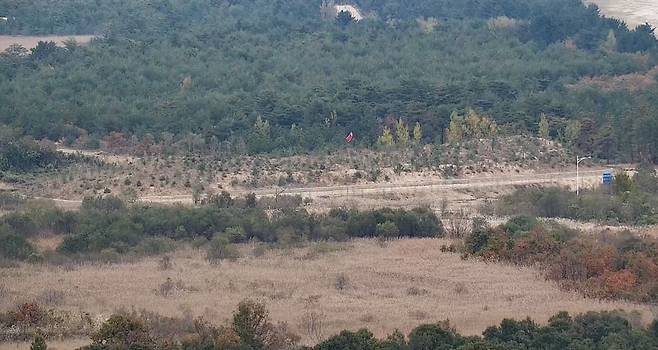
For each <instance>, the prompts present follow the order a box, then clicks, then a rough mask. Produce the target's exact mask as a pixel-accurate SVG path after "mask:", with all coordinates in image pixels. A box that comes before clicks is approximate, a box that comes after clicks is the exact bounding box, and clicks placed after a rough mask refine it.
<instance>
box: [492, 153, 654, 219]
mask: <svg viewBox="0 0 658 350" xmlns="http://www.w3.org/2000/svg"><path fill="white" fill-rule="evenodd" d="M481 209H482V210H481V212H482V213H483V214H489V215H490V214H494V215H502V216H514V215H527V216H537V217H549V218H568V219H573V220H579V221H597V222H601V223H606V224H628V225H654V224H658V177H657V176H656V170H655V168H654V167H653V165H652V164H649V163H646V162H645V163H642V164H641V165H640V166H639V167H638V169H637V172H636V173H635V174H634V175H633V176H629V175H627V174H626V173H625V172H621V171H620V172H618V173H617V174H615V178H614V181H613V183H612V184H611V185H610V186H604V185H601V186H598V187H595V188H593V189H583V190H582V191H581V193H580V196H576V193H575V192H573V191H570V190H568V189H565V188H559V187H546V188H544V187H542V188H523V189H518V190H516V191H515V192H513V193H511V194H509V195H505V196H502V197H501V198H499V199H496V200H495V201H493V202H491V203H487V204H486V205H484V206H483V207H482V208H481Z"/></svg>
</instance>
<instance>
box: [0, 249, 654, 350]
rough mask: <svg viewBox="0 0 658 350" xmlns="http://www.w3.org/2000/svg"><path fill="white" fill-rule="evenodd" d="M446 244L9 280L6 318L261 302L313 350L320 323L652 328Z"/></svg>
mask: <svg viewBox="0 0 658 350" xmlns="http://www.w3.org/2000/svg"><path fill="white" fill-rule="evenodd" d="M449 243H450V242H449V241H447V240H439V239H436V240H433V239H427V240H400V241H394V242H387V243H385V244H382V243H380V242H377V241H371V240H367V241H354V242H350V243H341V244H329V243H316V244H311V245H310V246H307V247H303V248H294V249H292V248H291V249H277V250H267V251H266V252H265V253H264V255H261V254H255V252H257V251H258V250H259V249H257V248H256V246H252V245H245V246H243V247H241V250H242V253H243V257H242V258H240V259H239V260H237V261H234V262H223V263H222V264H221V265H210V264H208V263H207V262H206V261H205V259H204V255H205V254H204V252H203V251H199V250H195V249H192V248H187V249H182V250H179V251H178V252H177V253H175V254H174V255H173V257H172V260H173V268H171V269H169V270H162V269H161V267H160V266H159V258H151V259H146V260H143V261H139V262H133V263H124V264H118V265H105V266H98V265H96V266H93V265H88V266H74V267H67V268H62V267H51V266H38V265H24V266H21V267H19V268H9V269H2V270H0V279H1V280H2V281H3V283H4V288H5V290H6V292H5V293H4V294H5V298H4V299H1V302H0V308H1V309H7V308H10V307H12V306H13V305H15V304H17V303H19V302H24V301H30V300H44V295H56V294H58V293H53V292H62V293H63V294H61V295H60V297H58V298H56V299H57V300H51V301H50V302H51V303H54V305H52V307H57V308H61V309H65V310H70V311H75V312H90V313H92V314H93V315H94V316H95V317H97V318H98V319H102V318H104V317H107V316H108V315H110V314H111V313H112V312H113V311H115V310H117V309H120V308H135V309H138V310H139V309H146V310H150V311H156V312H158V313H161V314H164V315H170V316H182V315H195V316H203V317H204V318H205V319H209V320H212V321H214V322H215V323H222V322H224V321H225V320H227V319H228V318H229V317H231V313H232V311H233V310H234V309H235V307H236V305H237V303H238V302H239V301H240V300H242V299H244V298H254V299H258V300H262V301H264V302H266V304H267V306H268V308H269V310H270V311H271V314H272V318H273V319H274V320H281V321H285V322H287V323H288V324H289V325H290V326H291V328H292V330H293V331H295V332H297V333H298V334H300V335H301V336H302V339H303V341H304V342H306V343H314V342H316V341H317V340H318V339H317V338H318V337H317V336H313V335H312V334H309V333H308V332H306V331H305V330H304V329H305V327H304V326H305V323H304V321H303V319H304V317H305V316H309V315H311V314H314V315H315V317H316V318H317V319H319V320H320V321H321V322H320V323H321V325H322V326H321V335H322V336H323V337H326V336H328V335H331V334H334V333H336V332H338V331H340V330H342V329H346V328H348V329H358V328H359V327H368V328H369V329H371V330H372V331H373V332H374V333H376V334H377V335H378V336H383V335H385V334H387V333H389V332H392V331H393V330H395V329H396V328H397V329H400V330H402V331H403V332H408V331H409V330H410V329H412V328H413V327H414V326H417V325H418V324H421V323H431V322H434V321H439V320H444V319H450V321H451V322H453V323H454V324H455V325H456V327H457V329H458V330H459V331H460V332H462V333H465V334H480V333H481V332H482V331H483V330H484V329H485V328H486V327H487V326H490V325H494V324H497V323H499V322H500V321H501V319H503V318H506V317H507V318H511V317H514V318H524V317H526V316H532V317H533V319H535V320H537V321H539V322H545V321H547V319H548V318H549V317H550V316H552V315H553V314H555V313H556V312H558V311H560V310H567V311H570V312H572V313H579V312H585V311H591V310H594V311H595V310H606V309H607V310H609V309H624V310H627V311H633V310H635V311H638V312H639V315H641V318H642V320H643V321H644V322H648V321H649V320H650V318H651V317H652V313H651V310H650V308H649V306H646V305H638V304H632V303H626V302H608V301H598V300H592V299H586V298H583V297H581V296H579V295H578V294H576V293H570V292H565V291H562V290H560V289H559V288H558V286H557V285H555V284H554V283H552V282H549V281H545V280H544V279H543V278H542V277H541V276H540V275H539V273H538V272H537V271H536V270H534V269H530V268H519V267H515V266H508V265H502V264H494V263H485V262H478V261H473V260H467V261H465V260H462V259H460V257H459V255H458V254H454V253H442V252H440V247H441V245H443V244H449ZM261 253H262V251H261ZM168 278H169V279H171V282H172V285H173V287H172V288H170V289H167V291H166V292H167V293H165V294H166V296H163V295H162V293H161V292H160V291H161V285H162V284H163V283H164V282H166V281H167V279H168ZM50 299H52V298H50ZM45 300H46V301H48V299H45ZM0 349H4V348H0Z"/></svg>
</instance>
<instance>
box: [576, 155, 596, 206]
mask: <svg viewBox="0 0 658 350" xmlns="http://www.w3.org/2000/svg"><path fill="white" fill-rule="evenodd" d="M585 159H592V157H591V156H587V157H578V156H576V197H578V196H580V169H579V166H580V162H582V161H583V160H585Z"/></svg>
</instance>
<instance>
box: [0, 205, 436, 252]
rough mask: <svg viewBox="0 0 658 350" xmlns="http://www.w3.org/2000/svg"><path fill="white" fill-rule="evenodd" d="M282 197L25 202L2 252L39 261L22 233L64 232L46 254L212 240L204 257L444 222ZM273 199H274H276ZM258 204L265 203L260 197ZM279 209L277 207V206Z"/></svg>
mask: <svg viewBox="0 0 658 350" xmlns="http://www.w3.org/2000/svg"><path fill="white" fill-rule="evenodd" d="M295 198H296V197H292V198H286V197H282V198H281V199H280V200H281V201H280V202H277V203H281V204H283V205H286V204H285V203H296V206H295V205H293V206H291V207H284V208H281V209H274V210H273V208H272V206H268V207H266V208H263V207H261V206H259V201H258V200H257V199H256V197H255V196H254V195H248V196H246V198H244V199H242V198H239V199H236V198H232V197H231V196H230V195H229V194H228V193H222V194H219V195H217V196H213V197H211V198H209V199H208V202H207V204H205V205H203V206H200V207H183V206H173V207H165V206H145V205H138V204H133V205H127V204H126V203H125V202H123V201H122V200H121V199H119V198H117V197H112V196H108V197H104V198H101V197H97V198H87V199H85V200H84V201H83V204H82V208H81V210H80V211H79V212H70V211H63V210H60V209H56V208H54V207H52V206H50V207H48V206H37V207H28V208H27V209H25V210H23V211H18V212H15V213H10V214H7V215H6V216H4V217H2V218H1V220H0V242H1V243H2V248H0V254H2V257H3V258H6V259H10V260H31V261H34V262H38V261H40V260H41V259H43V258H44V257H43V256H41V255H39V254H37V252H36V250H35V249H34V248H33V247H32V246H31V245H30V243H29V242H28V240H27V238H28V237H30V236H36V235H39V234H43V233H47V234H56V235H64V239H63V241H62V243H61V244H60V245H59V246H58V247H57V250H56V252H51V254H54V255H53V256H50V258H51V259H58V258H61V259H65V260H66V259H68V258H81V259H85V258H86V259H92V258H95V259H101V260H107V259H109V260H112V259H115V260H118V259H119V258H120V256H121V254H127V253H132V254H141V255H144V254H146V255H152V254H160V253H164V252H167V251H169V250H171V249H173V247H174V242H175V241H183V240H185V241H192V242H195V244H199V245H202V244H204V242H210V245H209V248H208V249H209V251H208V258H209V260H216V259H222V258H227V257H230V256H231V254H230V246H229V245H230V244H235V243H244V242H247V241H250V240H257V241H260V242H265V243H279V244H296V243H301V242H304V241H318V240H324V241H344V240H347V239H350V238H362V237H373V238H374V237H378V238H382V239H394V238H400V237H440V236H442V235H443V234H444V229H443V226H442V224H441V221H440V220H439V219H438V218H437V217H436V216H435V214H434V213H433V212H432V211H431V210H430V209H423V208H418V209H413V210H403V209H396V210H393V209H380V210H372V211H359V210H346V209H333V210H331V211H329V212H328V213H326V214H313V213H309V212H307V211H306V210H304V208H303V207H298V205H301V204H302V203H301V202H302V200H301V197H300V198H299V199H298V200H295ZM273 204H276V203H273ZM261 205H262V202H261ZM275 208H276V207H275Z"/></svg>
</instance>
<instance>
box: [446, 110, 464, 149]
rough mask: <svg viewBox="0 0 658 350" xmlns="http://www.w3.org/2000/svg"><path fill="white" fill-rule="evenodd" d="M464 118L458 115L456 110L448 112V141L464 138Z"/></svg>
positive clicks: (456, 141) (457, 140)
mask: <svg viewBox="0 0 658 350" xmlns="http://www.w3.org/2000/svg"><path fill="white" fill-rule="evenodd" d="M463 124H464V118H462V117H460V116H459V114H457V112H456V111H453V112H452V114H450V126H449V127H448V142H449V143H459V142H461V141H462V140H463V139H464V127H463Z"/></svg>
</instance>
